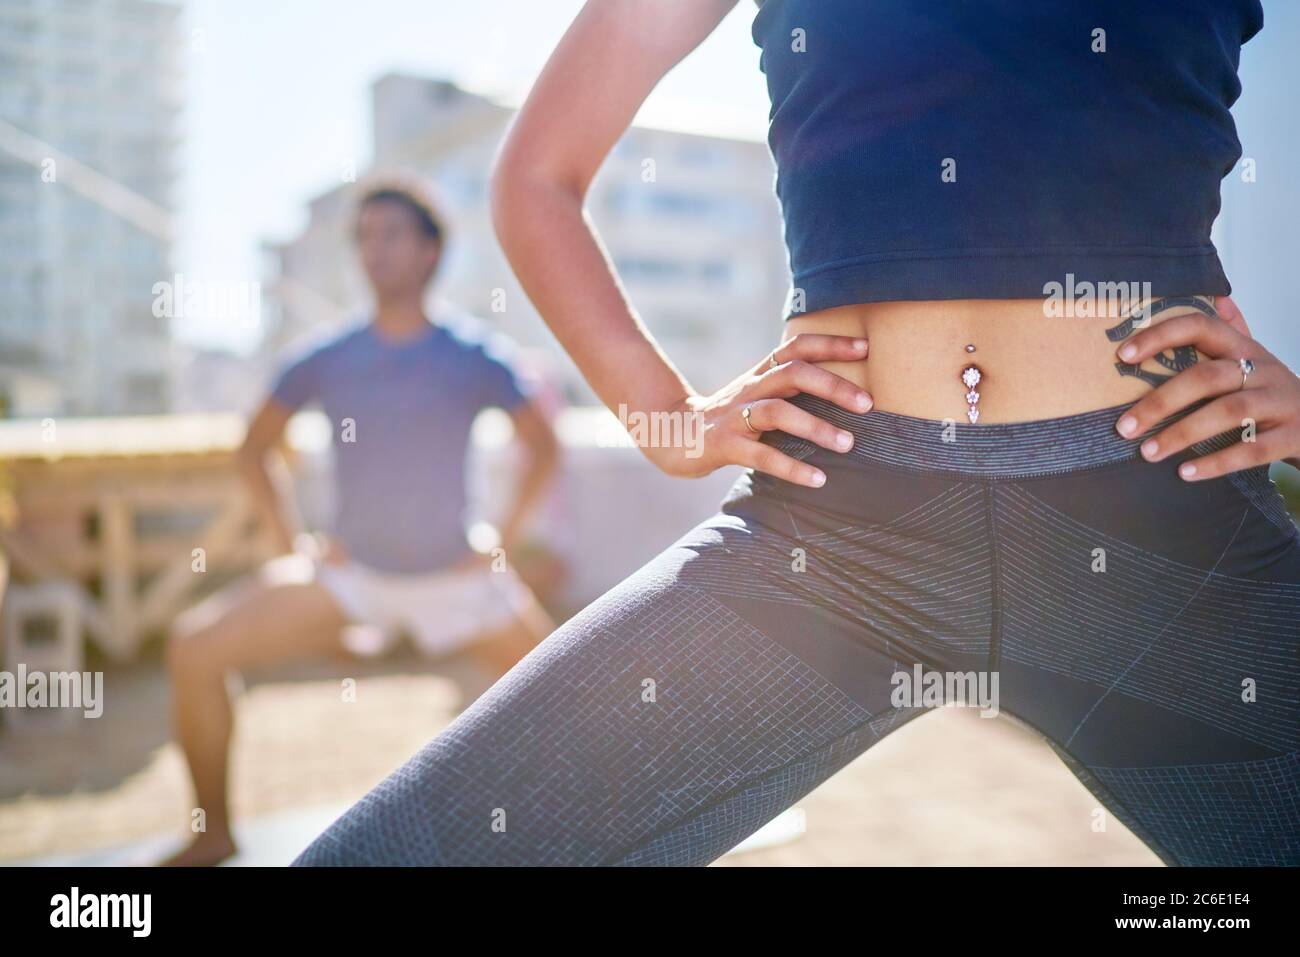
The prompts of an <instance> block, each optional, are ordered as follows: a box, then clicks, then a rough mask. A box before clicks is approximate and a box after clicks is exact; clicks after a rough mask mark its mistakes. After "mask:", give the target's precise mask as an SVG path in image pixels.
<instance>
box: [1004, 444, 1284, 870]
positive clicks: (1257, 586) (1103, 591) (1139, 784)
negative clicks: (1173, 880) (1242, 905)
mask: <svg viewBox="0 0 1300 957" xmlns="http://www.w3.org/2000/svg"><path fill="white" fill-rule="evenodd" d="M1176 468H1177V463H1176V462H1170V463H1161V464H1159V465H1153V464H1150V463H1146V462H1141V461H1139V462H1134V463H1131V464H1127V465H1123V466H1120V467H1118V468H1111V469H1105V470H1100V471H1097V472H1092V473H1081V474H1077V475H1072V476H1063V477H1060V478H1053V479H1047V480H1043V481H1036V482H1023V483H1012V484H1009V485H1006V486H1003V487H1000V488H999V489H998V490H997V495H996V500H997V501H996V506H997V513H998V524H997V532H998V553H999V569H1000V573H999V596H998V597H999V607H1000V616H1001V617H1000V623H999V635H998V639H997V643H996V648H995V651H996V653H997V658H998V661H997V667H998V670H999V674H1000V678H1001V689H1002V699H1003V706H1004V708H1006V709H1007V710H1009V711H1011V712H1012V713H1013V714H1015V715H1017V716H1019V717H1021V718H1023V719H1025V720H1027V721H1028V722H1030V723H1031V724H1033V725H1035V726H1036V727H1037V728H1039V730H1041V731H1042V732H1043V733H1044V734H1045V735H1046V737H1047V738H1048V740H1049V742H1050V743H1051V744H1052V746H1053V747H1054V748H1055V749H1056V750H1057V752H1058V754H1060V756H1061V757H1062V758H1063V759H1064V760H1065V761H1066V763H1067V764H1068V765H1069V766H1070V768H1071V770H1073V771H1074V772H1075V773H1076V774H1077V775H1078V776H1079V778H1080V779H1081V780H1082V781H1083V783H1084V784H1085V785H1087V786H1088V787H1089V789H1090V790H1092V791H1093V793H1094V794H1095V795H1096V796H1097V797H1098V798H1099V799H1100V801H1101V803H1102V804H1103V805H1104V806H1105V807H1106V808H1108V809H1109V810H1110V812H1111V813H1113V814H1114V816H1115V817H1117V818H1118V819H1119V820H1120V821H1121V822H1122V823H1124V824H1126V825H1127V826H1128V827H1130V828H1131V829H1132V830H1133V831H1134V832H1135V833H1136V834H1137V835H1138V836H1139V837H1141V838H1143V839H1144V840H1145V841H1146V843H1147V844H1148V845H1149V846H1150V847H1151V848H1152V849H1153V850H1154V851H1155V852H1156V853H1157V854H1158V855H1159V856H1160V857H1161V858H1162V859H1163V860H1165V861H1166V862H1167V863H1169V864H1178V865H1249V864H1266V865H1276V864H1289V865H1297V864H1300V750H1298V749H1300V539H1298V538H1297V533H1296V531H1295V529H1294V527H1293V526H1292V525H1291V524H1290V519H1289V518H1287V516H1286V512H1285V509H1284V508H1283V507H1282V503H1281V499H1280V496H1278V495H1277V492H1276V491H1275V490H1274V489H1273V488H1272V486H1271V485H1270V484H1269V483H1268V481H1267V478H1266V476H1265V474H1264V472H1263V470H1253V471H1250V472H1245V473H1239V474H1237V475H1235V476H1234V477H1232V478H1223V479H1218V480H1212V481H1208V482H1203V483H1188V482H1185V481H1183V480H1182V479H1180V478H1178V477H1177V474H1176ZM1094 825H1095V822H1094V821H1088V822H1081V826H1094Z"/></svg>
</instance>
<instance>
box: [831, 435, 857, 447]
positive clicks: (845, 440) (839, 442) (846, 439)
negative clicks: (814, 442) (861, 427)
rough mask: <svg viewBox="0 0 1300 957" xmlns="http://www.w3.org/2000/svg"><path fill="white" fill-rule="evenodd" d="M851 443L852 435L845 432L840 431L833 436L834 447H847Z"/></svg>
mask: <svg viewBox="0 0 1300 957" xmlns="http://www.w3.org/2000/svg"><path fill="white" fill-rule="evenodd" d="M852 444H853V436H851V435H849V433H847V432H841V433H840V434H839V435H837V436H835V447H836V448H840V449H847V448H848V447H849V446H850V445H852Z"/></svg>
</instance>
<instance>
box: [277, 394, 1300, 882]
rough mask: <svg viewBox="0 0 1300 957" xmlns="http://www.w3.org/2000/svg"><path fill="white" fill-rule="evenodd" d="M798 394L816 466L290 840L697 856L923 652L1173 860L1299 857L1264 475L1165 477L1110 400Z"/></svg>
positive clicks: (372, 850) (1288, 545)
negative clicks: (993, 416)
mask: <svg viewBox="0 0 1300 957" xmlns="http://www.w3.org/2000/svg"><path fill="white" fill-rule="evenodd" d="M796 401H797V402H798V403H799V404H800V405H802V406H804V407H805V408H807V409H809V410H810V411H812V412H814V413H815V414H817V415H821V416H823V417H825V418H828V419H831V420H832V421H835V422H836V423H837V424H839V425H842V426H844V427H845V428H848V429H850V430H851V431H853V432H854V433H855V434H856V437H857V441H856V445H855V448H854V451H852V452H850V453H849V454H847V455H840V454H836V453H831V452H826V451H824V450H822V449H819V448H817V447H814V446H812V445H810V444H809V443H807V442H804V441H803V440H801V439H798V438H794V437H792V436H788V435H785V434H784V433H767V436H766V438H765V441H769V442H771V443H773V444H774V445H776V446H778V447H780V448H781V449H783V450H784V451H786V452H788V453H790V454H793V455H795V456H797V457H800V458H804V459H808V460H811V461H814V462H815V463H816V464H817V465H818V466H819V467H820V468H822V469H823V470H824V471H825V472H826V473H827V476H828V481H827V483H826V485H825V487H824V488H821V489H806V488H802V487H798V486H792V485H790V484H788V483H784V482H781V481H779V480H776V479H771V478H769V477H767V476H764V475H761V474H748V473H747V474H745V475H743V476H742V477H741V478H740V479H739V480H738V481H737V482H736V484H735V486H734V487H733V489H732V491H731V492H730V494H729V495H728V496H727V498H726V500H725V501H724V502H723V503H722V506H721V508H720V510H719V512H718V513H717V514H716V515H715V516H714V517H713V518H711V519H709V520H708V521H705V522H703V523H701V524H700V525H698V526H697V527H695V528H694V529H692V530H691V531H690V532H688V533H687V534H686V535H685V536H683V537H682V538H681V539H680V540H679V541H678V542H677V543H676V544H674V545H673V546H672V547H670V548H668V549H667V550H666V551H664V552H663V553H662V554H660V555H659V556H658V557H657V558H655V559H654V560H653V561H651V562H650V563H649V564H647V565H646V566H645V567H643V568H642V569H641V570H640V571H638V572H637V573H635V574H634V575H632V576H631V577H630V578H628V579H627V580H625V581H624V582H622V583H621V584H619V585H618V586H617V587H615V588H614V589H612V590H611V591H610V592H608V593H607V594H606V595H604V596H603V597H602V598H600V599H599V600H597V601H596V602H595V603H593V604H592V605H590V606H589V607H588V608H586V609H585V610H584V611H582V612H581V613H579V614H578V615H577V616H575V617H574V618H573V619H571V620H570V621H569V622H568V623H567V624H565V625H564V626H563V627H561V628H560V629H558V630H557V631H556V632H555V633H554V634H553V635H552V636H551V637H550V638H548V639H547V640H546V641H544V642H543V643H542V644H540V645H539V646H538V647H537V648H536V649H534V650H533V651H532V653H530V654H529V655H528V656H527V657H526V658H524V660H522V661H521V662H520V663H519V664H518V665H517V666H516V667H515V668H514V669H513V670H512V671H510V673H509V674H507V675H506V676H505V677H503V678H502V679H501V680H500V681H499V682H497V684H496V685H494V686H493V687H492V688H491V689H490V690H489V691H488V692H487V693H486V694H484V695H483V696H482V697H481V698H480V699H479V700H478V701H476V702H475V703H474V704H473V705H472V706H471V707H470V708H469V709H468V710H466V711H465V712H463V713H462V714H461V715H460V716H458V717H457V718H456V720H455V721H454V722H453V723H452V724H451V725H450V726H449V727H448V728H447V729H446V730H444V731H443V732H442V733H441V734H440V735H438V736H437V737H436V738H434V739H433V740H432V741H430V742H429V743H428V744H427V745H426V746H425V747H424V748H423V749H422V750H421V751H419V752H418V753H417V754H416V755H415V756H414V757H412V758H411V759H410V760H409V761H408V762H407V763H406V764H405V765H404V766H403V767H401V768H399V769H398V770H397V771H395V772H394V773H393V774H392V775H391V776H389V777H388V778H387V779H386V780H385V781H383V782H382V783H381V784H379V785H378V786H377V787H376V788H375V789H374V790H372V791H371V792H370V793H369V794H367V795H366V796H365V797H364V798H363V799H362V800H361V801H360V802H358V803H357V804H356V805H355V806H354V807H352V808H351V809H350V810H348V811H347V812H346V813H345V814H344V815H343V816H342V817H341V818H339V820H338V821H336V822H335V823H334V824H333V825H331V826H330V827H329V828H328V829H327V830H326V831H325V833H323V834H322V835H321V836H320V837H318V838H317V839H316V840H315V841H314V842H313V843H312V844H311V845H310V846H309V847H308V848H307V849H306V850H305V851H304V852H303V853H302V854H301V855H300V856H299V858H298V859H297V860H296V861H295V864H297V865H340V864H397V865H426V864H427V865H431V864H443V865H490V864H537V865H644V864H691V865H699V864H706V863H708V862H709V861H712V860H714V859H715V858H717V857H719V856H720V855H722V854H723V853H725V852H726V851H727V850H729V849H730V848H732V847H734V846H735V845H736V844H737V843H739V842H740V841H742V840H743V839H744V838H745V837H747V836H748V835H749V834H751V833H753V832H754V831H755V830H757V829H758V828H759V827H760V826H762V825H763V824H764V823H765V822H767V821H768V820H770V819H772V818H773V817H775V816H776V815H777V814H778V813H780V812H781V811H782V810H784V809H785V808H788V807H790V806H791V805H792V804H794V803H795V802H796V801H798V800H799V799H800V798H802V797H803V796H804V795H806V794H807V793H808V792H810V791H812V790H813V789H814V788H815V787H817V785H819V784H820V783H821V782H823V781H825V780H826V779H827V778H828V777H830V776H831V775H832V774H834V773H835V772H836V771H837V770H839V769H840V768H842V767H844V766H845V765H846V764H847V763H849V762H850V761H852V760H853V759H854V758H855V757H857V756H858V755H860V754H862V752H863V751H865V750H866V749H867V748H869V747H871V745H873V744H874V743H875V742H877V741H879V740H881V739H882V738H883V737H884V736H885V735H887V734H888V733H889V732H890V731H892V730H894V729H895V728H899V727H901V726H902V725H904V724H906V723H907V722H908V721H911V720H913V719H914V718H917V717H919V716H920V715H923V714H926V713H928V712H929V711H930V710H933V702H932V701H926V700H922V699H920V698H916V697H908V696H906V695H905V694H903V692H904V691H905V690H906V685H904V684H903V683H902V679H901V678H900V676H904V675H911V676H915V675H917V674H918V669H919V673H920V674H930V673H939V674H940V676H941V677H943V678H946V679H949V680H954V678H953V676H957V679H960V677H961V676H963V675H964V676H972V675H977V676H981V677H983V678H984V679H990V678H993V677H996V681H997V683H996V685H994V684H992V682H991V681H986V683H985V685H984V686H983V687H984V688H985V689H988V688H994V687H995V688H996V689H997V695H998V700H997V702H996V703H997V706H998V708H999V709H1000V710H1001V711H1003V712H1007V713H1010V714H1012V715H1014V716H1015V717H1016V718H1018V719H1020V720H1021V721H1023V722H1024V723H1026V724H1028V725H1029V726H1031V727H1033V728H1035V729H1037V730H1038V731H1039V732H1041V733H1042V734H1043V736H1044V737H1045V738H1046V739H1047V741H1048V742H1049V743H1050V745H1051V746H1052V748H1053V749H1054V750H1055V751H1056V752H1057V753H1058V754H1059V755H1060V756H1061V758H1062V759H1063V760H1064V761H1065V762H1066V764H1067V765H1068V766H1069V768H1070V769H1071V770H1072V771H1073V772H1074V773H1075V774H1076V775H1078V777H1079V778H1080V780H1081V781H1082V782H1083V783H1084V784H1085V785H1086V786H1087V787H1088V788H1089V789H1090V790H1091V791H1092V792H1093V793H1094V794H1095V795H1096V797H1097V798H1098V800H1099V801H1100V802H1101V803H1102V804H1103V805H1104V806H1105V807H1106V808H1108V809H1109V810H1110V812H1111V813H1112V814H1114V815H1115V816H1116V817H1117V818H1118V819H1119V820H1121V821H1122V822H1123V823H1124V824H1125V825H1127V826H1128V827H1129V828H1130V829H1131V830H1132V831H1133V832H1134V833H1135V834H1136V835H1137V836H1138V837H1140V838H1141V839H1142V840H1144V841H1145V842H1146V843H1147V844H1148V846H1149V847H1151V849H1152V850H1153V851H1154V852H1155V853H1156V854H1158V855H1159V856H1160V857H1161V858H1162V859H1163V860H1164V861H1165V862H1166V863H1168V864H1171V865H1251V864H1253V865H1297V864H1300V833H1297V832H1298V831H1300V824H1298V822H1300V752H1298V750H1297V738H1298V737H1300V537H1298V535H1297V530H1296V527H1295V525H1294V524H1292V522H1291V520H1290V519H1289V517H1288V516H1287V514H1286V511H1285V509H1284V507H1283V503H1282V501H1281V497H1280V496H1279V495H1278V493H1277V491H1276V490H1275V488H1274V487H1273V485H1272V483H1271V482H1269V480H1268V476H1267V470H1266V469H1264V468H1259V469H1254V470H1250V471H1246V472H1240V473H1236V474H1235V475H1233V476H1231V477H1225V478H1222V479H1216V480H1209V481H1205V482H1200V483H1187V482H1184V481H1183V480H1182V479H1180V478H1179V477H1178V476H1177V473H1176V469H1177V465H1178V463H1179V462H1181V461H1183V460H1185V459H1186V458H1188V457H1191V456H1190V455H1187V454H1185V455H1182V456H1174V457H1173V459H1171V460H1166V461H1165V462H1162V463H1158V464H1152V463H1148V462H1146V461H1144V460H1142V459H1141V458H1140V457H1138V456H1137V454H1136V447H1137V446H1138V444H1139V443H1140V442H1141V438H1138V439H1131V440H1126V439H1123V438H1121V437H1120V436H1119V435H1118V434H1117V433H1116V432H1115V431H1114V427H1113V424H1114V422H1115V420H1116V419H1117V418H1118V416H1119V414H1120V412H1121V411H1122V408H1121V407H1115V408H1112V409H1102V410H1098V411H1096V412H1089V413H1085V414H1082V415H1075V416H1069V417H1065V418H1059V419H1046V420H1040V421H1036V422H1028V423H1014V424H994V425H982V426H967V425H960V424H959V425H950V426H949V427H948V428H947V430H946V432H945V429H944V425H943V423H939V422H935V421H931V420H925V419H916V418H911V417H908V416H902V415H896V414H891V413H887V412H880V411H873V412H870V413H867V414H866V415H861V416H855V415H851V414H848V413H845V412H844V411H842V410H839V409H837V408H835V407H833V406H830V405H828V404H826V403H824V402H822V401H821V400H819V399H816V398H813V397H809V396H800V397H799V398H798V399H797V400H796ZM1231 440H1232V437H1231V436H1227V435H1225V436H1222V437H1220V438H1219V439H1217V440H1213V441H1212V442H1211V443H1206V444H1204V445H1202V446H1201V447H1198V448H1199V450H1200V451H1204V450H1205V449H1206V448H1208V447H1210V446H1216V447H1217V446H1221V445H1223V444H1226V443H1227V442H1228V441H1231ZM959 686H960V685H959V684H955V685H952V686H951V687H959ZM968 687H969V686H968ZM949 700H950V699H949ZM968 700H970V699H968ZM977 700H980V699H977ZM983 703H987V702H986V701H984V702H983Z"/></svg>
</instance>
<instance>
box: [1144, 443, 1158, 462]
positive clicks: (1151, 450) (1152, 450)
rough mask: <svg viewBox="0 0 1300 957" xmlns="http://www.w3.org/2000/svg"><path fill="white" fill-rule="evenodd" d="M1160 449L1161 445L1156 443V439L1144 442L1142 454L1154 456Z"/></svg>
mask: <svg viewBox="0 0 1300 957" xmlns="http://www.w3.org/2000/svg"><path fill="white" fill-rule="evenodd" d="M1158 451H1160V446H1158V445H1156V440H1155V439H1151V441H1149V442H1143V443H1142V454H1143V455H1145V456H1146V457H1147V458H1153V457H1154V456H1155V454H1156V453H1157V452H1158Z"/></svg>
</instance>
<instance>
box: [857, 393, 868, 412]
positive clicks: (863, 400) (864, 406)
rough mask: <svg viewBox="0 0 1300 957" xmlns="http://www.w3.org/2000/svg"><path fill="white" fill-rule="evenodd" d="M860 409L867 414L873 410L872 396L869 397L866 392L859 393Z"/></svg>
mask: <svg viewBox="0 0 1300 957" xmlns="http://www.w3.org/2000/svg"><path fill="white" fill-rule="evenodd" d="M858 408H859V409H861V410H862V411H863V412H866V411H867V410H868V409H870V408H871V396H869V395H867V394H866V393H865V392H859V393H858Z"/></svg>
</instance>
